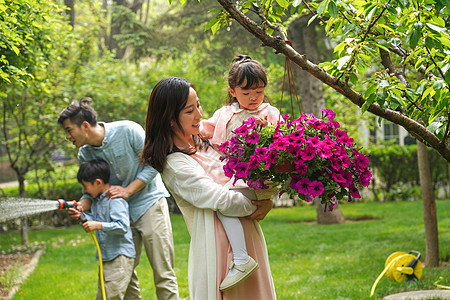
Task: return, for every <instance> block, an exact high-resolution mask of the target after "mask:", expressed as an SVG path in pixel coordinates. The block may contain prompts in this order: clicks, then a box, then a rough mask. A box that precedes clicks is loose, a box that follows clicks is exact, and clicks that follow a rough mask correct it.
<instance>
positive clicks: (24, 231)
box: [16, 171, 28, 245]
mask: <svg viewBox="0 0 450 300" xmlns="http://www.w3.org/2000/svg"><path fill="white" fill-rule="evenodd" d="M16 172H17V171H16ZM17 177H18V179H19V197H20V198H25V177H23V175H20V174H19V173H17ZM20 236H21V238H22V245H27V244H28V216H23V217H20Z"/></svg>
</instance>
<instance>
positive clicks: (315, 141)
mask: <svg viewBox="0 0 450 300" xmlns="http://www.w3.org/2000/svg"><path fill="white" fill-rule="evenodd" d="M306 142H307V144H308V145H309V146H313V147H315V148H317V147H318V146H319V145H320V138H319V137H318V136H317V135H315V136H310V137H308V138H307V139H306Z"/></svg>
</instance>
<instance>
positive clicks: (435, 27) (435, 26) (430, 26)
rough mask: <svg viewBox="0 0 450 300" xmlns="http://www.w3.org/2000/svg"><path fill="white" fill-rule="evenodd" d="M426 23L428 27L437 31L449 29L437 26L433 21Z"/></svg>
mask: <svg viewBox="0 0 450 300" xmlns="http://www.w3.org/2000/svg"><path fill="white" fill-rule="evenodd" d="M425 25H427V26H428V28H430V29H431V30H433V31H436V32H442V31H445V30H447V29H446V28H445V27H441V26H437V25H434V24H431V23H425Z"/></svg>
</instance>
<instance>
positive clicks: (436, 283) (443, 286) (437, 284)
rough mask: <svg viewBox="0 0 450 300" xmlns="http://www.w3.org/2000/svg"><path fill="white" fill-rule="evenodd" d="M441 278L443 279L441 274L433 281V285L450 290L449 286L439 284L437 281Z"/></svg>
mask: <svg viewBox="0 0 450 300" xmlns="http://www.w3.org/2000/svg"><path fill="white" fill-rule="evenodd" d="M442 279H443V278H442V276H441V277H439V280H437V281H436V282H435V283H434V285H435V286H437V287H438V288H441V289H447V290H450V286H446V285H442V284H439V282H440V281H441V280H442Z"/></svg>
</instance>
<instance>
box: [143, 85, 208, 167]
mask: <svg viewBox="0 0 450 300" xmlns="http://www.w3.org/2000/svg"><path fill="white" fill-rule="evenodd" d="M190 88H194V85H193V84H192V83H191V82H189V81H188V80H186V79H183V78H179V77H169V78H165V79H162V80H161V81H160V82H158V83H157V84H156V85H155V87H154V88H153V90H152V93H151V95H150V99H149V101H148V109H147V118H146V124H145V142H144V149H143V151H142V154H141V163H143V164H148V165H150V166H152V167H153V168H155V169H156V170H157V171H158V172H162V170H163V169H164V166H165V163H166V159H167V155H168V154H169V153H171V152H175V151H181V152H184V153H186V154H193V153H195V151H196V149H186V150H179V149H176V147H175V145H174V143H173V138H172V137H173V135H174V131H173V127H172V126H171V122H173V123H176V124H177V125H178V128H180V130H182V131H183V128H182V127H181V123H180V120H179V117H180V112H181V110H182V109H183V108H184V107H185V106H186V103H187V100H188V97H189V89H190ZM193 138H194V141H195V143H196V147H197V148H199V149H202V147H207V143H206V141H205V140H203V139H202V138H201V137H199V136H194V137H193Z"/></svg>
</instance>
